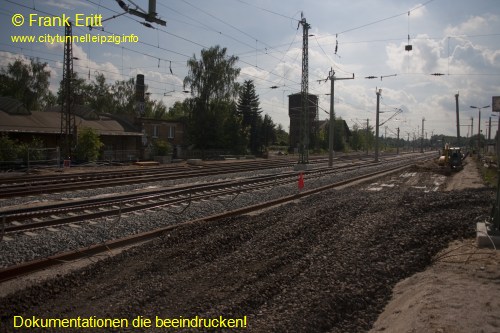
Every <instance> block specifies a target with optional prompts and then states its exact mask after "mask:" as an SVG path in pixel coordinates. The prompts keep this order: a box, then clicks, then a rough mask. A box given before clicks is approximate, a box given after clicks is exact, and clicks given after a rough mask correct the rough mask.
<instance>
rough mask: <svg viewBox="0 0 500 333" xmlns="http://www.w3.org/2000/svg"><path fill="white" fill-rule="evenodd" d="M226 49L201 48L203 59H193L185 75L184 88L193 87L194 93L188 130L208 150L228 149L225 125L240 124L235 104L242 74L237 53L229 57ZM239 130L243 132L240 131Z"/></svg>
mask: <svg viewBox="0 0 500 333" xmlns="http://www.w3.org/2000/svg"><path fill="white" fill-rule="evenodd" d="M226 52H227V50H226V48H221V47H219V46H215V47H212V48H210V49H208V50H206V49H203V50H202V51H201V59H197V58H196V55H195V56H193V58H191V59H189V60H188V62H187V66H188V68H189V72H188V75H187V76H186V77H185V78H184V88H186V87H189V88H190V89H189V90H190V91H191V94H192V95H193V100H192V101H191V102H190V103H192V104H191V105H192V107H191V108H190V111H191V114H190V116H189V121H188V132H189V138H190V140H191V143H192V144H194V145H195V146H196V147H198V148H200V149H202V150H204V149H209V148H228V147H227V141H226V140H225V133H224V124H226V121H231V122H233V124H237V123H238V121H237V119H230V118H231V117H236V113H235V112H232V107H231V104H232V103H233V101H234V99H235V97H236V96H237V93H238V88H239V85H238V83H237V82H236V79H237V77H238V75H239V73H240V69H239V68H235V65H236V61H237V60H238V58H237V57H235V56H230V57H229V56H227V55H226ZM237 133H241V131H238V132H237Z"/></svg>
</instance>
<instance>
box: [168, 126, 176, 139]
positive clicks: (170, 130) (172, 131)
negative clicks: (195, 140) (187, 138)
mask: <svg viewBox="0 0 500 333" xmlns="http://www.w3.org/2000/svg"><path fill="white" fill-rule="evenodd" d="M168 138H169V139H173V138H175V126H169V127H168Z"/></svg>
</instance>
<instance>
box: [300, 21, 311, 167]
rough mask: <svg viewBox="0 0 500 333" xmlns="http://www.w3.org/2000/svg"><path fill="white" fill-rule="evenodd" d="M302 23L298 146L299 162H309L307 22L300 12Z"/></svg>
mask: <svg viewBox="0 0 500 333" xmlns="http://www.w3.org/2000/svg"><path fill="white" fill-rule="evenodd" d="M300 25H302V82H301V99H302V101H301V102H302V119H301V120H302V121H301V124H300V125H301V126H300V147H299V164H307V163H309V103H308V100H309V55H308V49H309V28H310V27H311V26H310V24H309V23H307V22H306V19H305V17H304V16H303V14H301V20H300V22H299V26H300Z"/></svg>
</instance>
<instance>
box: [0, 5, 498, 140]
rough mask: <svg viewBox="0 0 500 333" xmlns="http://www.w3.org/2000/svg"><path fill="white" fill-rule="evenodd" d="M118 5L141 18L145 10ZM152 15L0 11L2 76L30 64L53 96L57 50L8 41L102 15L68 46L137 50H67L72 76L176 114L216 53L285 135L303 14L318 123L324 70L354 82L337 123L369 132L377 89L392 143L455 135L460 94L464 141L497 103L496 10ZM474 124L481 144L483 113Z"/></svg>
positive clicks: (309, 9)
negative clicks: (196, 66)
mask: <svg viewBox="0 0 500 333" xmlns="http://www.w3.org/2000/svg"><path fill="white" fill-rule="evenodd" d="M124 2H125V3H126V4H127V5H129V6H130V7H131V8H139V10H141V9H142V10H146V11H147V10H148V1H147V0H133V1H130V0H124ZM156 11H157V12H158V17H159V18H161V19H162V20H165V21H166V22H167V24H166V26H161V25H153V27H152V28H149V27H146V26H144V25H142V24H141V22H144V20H142V19H140V18H139V17H136V16H132V15H130V14H126V15H120V14H123V10H122V9H121V8H120V6H119V5H118V3H117V2H116V1H112V0H60V1H56V0H29V1H22V0H12V1H11V0H1V1H0V16H1V19H0V27H1V29H2V31H3V33H2V34H1V36H0V65H1V66H2V67H4V66H6V64H7V63H9V62H12V61H13V60H15V59H16V58H18V57H21V58H30V57H38V58H39V59H40V60H41V61H43V62H47V63H48V66H49V68H50V70H51V72H52V79H53V80H52V86H51V88H52V89H53V90H54V91H56V90H57V82H58V81H59V80H61V77H62V61H63V45H62V44H58V43H55V44H49V43H41V42H40V43H13V42H12V36H16V35H34V36H43V35H46V34H48V35H51V36H53V35H57V34H59V35H63V34H64V28H63V27H59V26H56V27H42V26H38V22H33V23H32V24H31V26H30V24H29V17H30V15H31V14H36V15H37V16H32V17H40V16H51V15H52V16H62V15H63V14H65V15H66V16H69V17H70V18H72V19H75V18H76V15H77V14H80V15H82V16H81V17H90V16H91V15H95V14H97V15H102V20H103V21H104V20H105V21H104V22H103V24H102V25H103V27H102V28H97V27H95V28H93V29H91V30H90V29H89V28H87V27H85V26H81V27H74V29H73V35H85V34H91V35H102V36H109V35H110V34H115V35H120V36H122V35H130V34H134V35H135V36H137V38H138V43H121V44H119V45H117V44H112V43H110V44H102V45H101V44H98V43H78V44H75V45H74V47H73V53H74V56H75V57H77V58H78V60H75V62H74V69H75V71H77V72H78V73H79V75H80V76H81V77H84V78H86V79H89V78H90V80H93V79H94V77H95V75H96V73H97V72H100V73H103V74H104V75H105V76H106V78H107V80H108V82H110V83H111V82H114V81H115V80H123V79H128V78H131V77H135V76H136V74H138V73H141V74H144V75H145V77H146V84H147V85H148V87H149V91H150V92H151V93H152V97H153V98H154V99H163V101H164V102H165V104H166V105H167V106H172V104H173V103H174V102H175V101H180V100H183V99H184V98H185V97H186V95H185V93H183V92H182V91H183V87H182V81H183V79H184V77H185V76H186V75H187V72H188V69H187V67H186V62H187V60H188V59H189V58H191V57H193V56H195V55H196V57H197V58H199V57H200V51H201V50H202V49H203V48H209V47H212V46H215V45H220V46H221V47H225V48H227V53H228V54H229V55H235V56H238V58H239V61H238V63H237V66H238V67H239V68H241V75H240V79H239V80H240V81H241V82H243V80H249V79H250V80H253V81H254V83H255V86H256V88H257V93H258V95H259V98H260V102H261V108H262V110H263V112H264V113H267V114H269V115H270V116H271V117H272V118H273V120H274V121H275V122H276V123H280V124H282V125H283V127H284V128H285V129H288V126H289V118H288V98H287V96H288V95H289V94H293V93H297V92H299V91H300V82H301V71H302V64H301V62H302V27H301V26H300V27H299V24H298V23H299V20H300V19H301V13H303V17H304V18H305V19H306V20H307V23H309V24H310V30H309V33H310V37H309V92H310V93H312V94H316V95H318V96H319V101H320V102H319V116H320V119H325V118H327V117H328V114H327V112H328V111H329V109H330V96H328V95H327V94H328V93H329V92H330V82H325V81H324V80H325V79H326V78H327V77H328V75H329V71H330V69H333V70H334V71H335V76H336V77H337V78H346V77H352V75H353V74H354V76H355V79H354V80H338V81H336V82H335V104H334V105H335V113H336V115H338V116H341V117H342V118H344V119H345V120H346V121H347V122H348V124H349V125H350V126H353V125H354V124H358V125H360V126H361V125H362V126H365V124H366V120H367V119H369V122H370V124H374V122H375V109H376V90H377V89H382V98H381V110H382V111H383V113H382V114H381V116H380V117H381V122H383V121H384V120H385V119H388V118H389V117H391V116H392V115H394V113H395V112H396V110H398V109H401V110H403V112H402V113H401V114H398V115H397V116H395V117H393V118H392V119H391V120H390V121H388V122H387V123H386V124H385V125H384V126H383V127H382V129H381V133H384V132H385V127H387V135H388V136H395V134H394V133H395V132H396V129H397V128H398V127H399V128H400V130H401V136H402V137H405V138H407V136H408V135H410V137H413V135H414V133H415V134H416V135H419V134H420V133H421V126H422V118H425V123H424V124H425V126H424V128H425V132H426V133H427V135H428V136H429V137H430V135H431V134H432V133H434V134H449V135H455V134H456V116H455V114H456V113H455V94H457V93H458V94H459V105H460V123H461V134H462V136H467V135H469V136H470V130H471V128H470V126H468V125H470V124H471V118H474V120H473V121H474V133H477V130H478V127H477V122H478V110H476V109H471V108H470V106H478V107H482V106H487V105H491V100H492V96H496V95H500V48H499V47H500V2H499V0H475V1H469V0H431V1H423V0H421V1H420V2H418V1H413V0H308V1H305V0H286V1H284V0H282V1H279V0H275V1H263V0H204V1H202V0H170V1H162V0H158V1H157V8H156ZM15 14H21V15H23V17H25V22H24V24H23V25H22V26H19V27H16V26H14V25H13V23H12V17H13V16H14V15H15ZM118 15H119V16H118ZM115 16H118V17H115ZM113 17H114V18H113ZM5 31H6V32H7V33H5ZM408 36H409V38H410V40H409V41H408ZM407 44H410V45H412V51H410V52H408V51H405V45H407ZM434 73H440V74H444V75H442V76H434V75H431V74H434ZM367 76H376V77H377V78H376V79H371V80H370V79H366V78H365V77H367ZM381 77H382V79H381ZM271 87H277V88H274V89H272V88H271ZM481 113H482V118H481V130H482V131H483V134H485V135H486V129H487V126H485V124H486V122H487V120H488V117H489V116H490V115H491V114H492V112H491V108H488V109H485V110H483V111H482V112H481ZM494 124H495V126H496V122H495V123H494ZM417 133H418V134H417Z"/></svg>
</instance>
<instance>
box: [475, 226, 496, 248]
mask: <svg viewBox="0 0 500 333" xmlns="http://www.w3.org/2000/svg"><path fill="white" fill-rule="evenodd" d="M476 242H477V246H478V247H479V248H484V247H488V248H493V247H494V248H496V249H497V250H500V234H498V235H495V234H492V233H491V230H489V228H488V226H487V225H486V223H484V222H478V223H477V224H476Z"/></svg>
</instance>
